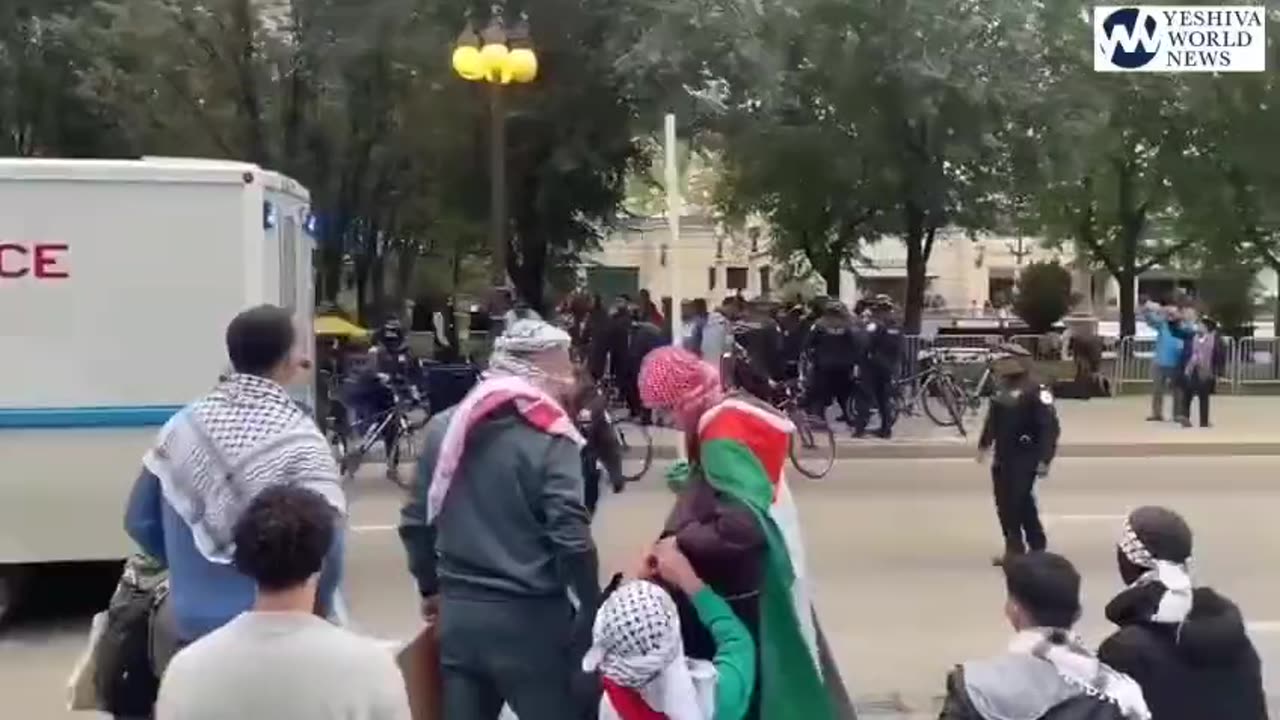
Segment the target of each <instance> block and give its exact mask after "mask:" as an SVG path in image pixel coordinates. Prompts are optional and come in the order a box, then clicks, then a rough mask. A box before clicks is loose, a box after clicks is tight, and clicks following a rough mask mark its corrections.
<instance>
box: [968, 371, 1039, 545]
mask: <svg viewBox="0 0 1280 720" xmlns="http://www.w3.org/2000/svg"><path fill="white" fill-rule="evenodd" d="M1008 350H1009V352H1010V353H1012V354H1013V355H1014V356H1013V357H1008V358H1003V359H1001V360H998V361H997V362H996V364H995V368H994V369H995V371H996V373H997V374H998V375H999V377H1000V387H999V389H998V390H997V391H996V393H995V395H994V396H993V397H992V398H991V406H990V408H988V410H987V419H986V422H985V423H983V425H982V437H981V439H979V440H978V462H982V461H984V460H985V459H986V456H987V453H988V451H990V450H991V446H992V445H994V446H995V459H994V460H993V461H992V463H991V481H992V484H993V485H994V489H995V500H996V516H997V517H998V518H999V520H1000V531H1001V532H1002V533H1003V535H1004V554H1003V555H1000V556H997V557H996V558H995V559H994V560H993V561H992V562H993V563H994V564H995V565H1002V564H1003V563H1004V561H1005V559H1006V558H1008V557H1010V556H1013V555H1021V554H1023V553H1025V552H1026V551H1027V550H1028V549H1030V550H1032V551H1036V550H1044V549H1045V546H1046V545H1047V543H1048V541H1047V539H1046V538H1045V534H1044V526H1043V525H1041V524H1040V511H1039V510H1038V509H1037V507H1036V496H1035V483H1036V479H1037V478H1042V477H1044V476H1045V475H1047V474H1048V473H1049V463H1050V462H1052V461H1053V456H1054V453H1055V452H1057V449H1058V433H1059V427H1058V413H1057V411H1055V410H1054V407H1053V393H1052V392H1051V391H1050V390H1049V388H1048V387H1046V386H1044V385H1042V384H1040V383H1039V382H1037V381H1036V380H1034V379H1033V378H1032V377H1031V373H1030V364H1031V356H1030V354H1029V353H1028V352H1027V351H1026V350H1025V349H1022V348H1015V347H1014V346H1009V347H1008Z"/></svg>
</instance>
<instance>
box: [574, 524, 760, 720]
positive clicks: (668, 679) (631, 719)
mask: <svg viewBox="0 0 1280 720" xmlns="http://www.w3.org/2000/svg"><path fill="white" fill-rule="evenodd" d="M647 560H648V563H646V566H645V567H644V568H642V569H641V571H640V572H639V573H637V574H638V575H639V578H638V579H634V580H631V581H630V582H627V583H626V584H624V585H622V586H621V587H619V588H618V589H617V590H616V591H615V592H614V593H613V594H612V595H610V596H609V599H608V600H606V601H605V602H604V603H603V604H602V605H601V607H600V612H599V613H598V614H597V615H596V621H595V627H594V630H593V633H592V634H593V639H594V642H593V644H592V647H591V649H590V650H589V651H588V652H587V655H586V657H585V658H584V659H583V668H584V669H585V670H586V671H588V672H598V673H599V674H600V678H601V683H602V685H603V688H604V693H603V695H602V697H601V700H600V715H599V717H600V720H741V718H743V717H744V716H745V714H746V712H747V709H748V707H749V706H750V703H751V693H752V689H753V687H754V684H755V644H754V642H753V641H752V639H751V633H750V632H748V630H747V628H746V627H745V626H744V625H743V624H742V621H740V620H739V619H738V618H737V617H736V616H735V615H734V613H733V610H731V609H730V608H729V605H728V604H727V603H725V601H724V600H723V599H721V598H720V596H719V595H717V594H716V593H715V591H713V590H712V589H711V588H709V587H707V585H706V584H705V583H704V582H703V581H702V578H700V577H698V575H697V573H696V572H694V570H693V567H692V566H691V565H690V564H689V560H688V559H687V558H685V556H684V555H683V554H682V553H681V552H680V550H679V548H678V547H677V546H676V543H675V540H674V539H668V540H664V541H662V542H659V543H658V544H657V545H656V546H655V548H654V551H653V554H652V555H651V556H650V557H648V558H647ZM651 580H662V581H665V583H666V584H667V585H669V586H671V587H674V588H677V589H678V590H679V591H680V593H681V594H682V595H683V596H684V597H686V598H688V599H689V600H690V601H691V602H692V603H693V606H694V608H695V609H696V610H697V619H698V621H699V622H700V623H701V624H702V625H704V626H705V627H706V629H707V630H708V631H709V632H710V633H711V635H712V636H713V637H714V638H715V645H716V649H715V655H714V660H713V661H710V662H709V661H706V660H697V659H691V658H689V657H687V656H686V655H685V652H684V643H683V641H682V639H681V632H680V623H681V621H680V612H679V611H678V610H677V608H676V604H675V602H674V600H673V599H672V597H671V595H670V594H668V592H667V590H666V589H665V588H664V587H663V586H662V585H659V584H657V583H655V582H652V581H651Z"/></svg>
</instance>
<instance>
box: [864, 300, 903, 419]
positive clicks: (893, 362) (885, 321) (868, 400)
mask: <svg viewBox="0 0 1280 720" xmlns="http://www.w3.org/2000/svg"><path fill="white" fill-rule="evenodd" d="M862 332H864V333H865V334H866V336H867V340H866V342H867V352H866V354H865V356H864V360H863V361H862V362H861V363H859V365H858V403H857V404H858V411H857V417H856V418H854V422H853V434H854V437H862V436H864V435H865V434H866V432H867V423H868V422H869V421H870V419H871V404H872V403H875V406H876V412H878V413H879V414H880V429H879V430H877V431H876V434H877V435H879V436H880V437H882V438H886V439H887V438H889V437H891V436H892V435H893V422H894V420H896V419H897V418H895V417H894V412H895V410H894V407H893V401H892V397H893V383H894V381H895V380H897V376H898V368H899V367H900V366H901V365H902V328H901V327H900V326H899V325H898V321H897V318H896V317H894V307H893V300H892V299H890V298H889V296H888V295H883V294H882V295H877V296H876V297H875V299H874V300H873V301H872V306H871V317H870V318H869V319H868V320H867V322H866V323H865V324H864V325H863V328H862Z"/></svg>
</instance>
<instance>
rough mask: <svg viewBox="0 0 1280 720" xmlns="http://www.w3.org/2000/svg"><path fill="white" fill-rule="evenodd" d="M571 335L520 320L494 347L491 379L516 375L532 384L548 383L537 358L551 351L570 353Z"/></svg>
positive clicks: (491, 360) (512, 325)
mask: <svg viewBox="0 0 1280 720" xmlns="http://www.w3.org/2000/svg"><path fill="white" fill-rule="evenodd" d="M571 343H572V339H571V338H570V337H569V333H567V332H565V331H563V330H561V329H560V328H558V327H555V326H554V325H551V324H549V323H547V322H544V321H542V320H540V319H536V318H521V319H518V320H516V321H515V322H513V323H512V324H511V325H510V326H509V327H508V328H507V330H506V332H504V333H502V335H499V336H498V338H497V339H496V340H494V343H493V353H492V354H490V355H489V374H490V375H514V376H517V377H523V378H525V379H527V380H531V381H533V382H538V381H540V380H543V379H546V378H547V376H548V372H547V370H546V369H545V368H543V367H542V366H540V365H539V364H538V363H537V362H536V359H537V356H539V355H540V354H542V353H544V352H547V351H549V350H555V349H562V350H564V351H565V352H568V351H569V346H570V344H571Z"/></svg>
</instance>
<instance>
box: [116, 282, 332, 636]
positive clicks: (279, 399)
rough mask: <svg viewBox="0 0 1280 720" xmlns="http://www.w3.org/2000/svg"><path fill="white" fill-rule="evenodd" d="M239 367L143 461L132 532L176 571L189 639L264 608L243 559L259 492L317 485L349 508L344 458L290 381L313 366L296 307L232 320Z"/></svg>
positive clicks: (327, 607) (181, 631)
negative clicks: (240, 547) (238, 562)
mask: <svg viewBox="0 0 1280 720" xmlns="http://www.w3.org/2000/svg"><path fill="white" fill-rule="evenodd" d="M226 342H227V354H228V355H229V356H230V360H231V366H232V372H231V373H230V374H229V375H226V376H225V377H224V378H223V379H222V381H221V382H219V383H218V385H217V387H215V388H214V389H213V390H212V391H211V392H209V393H208V394H207V395H205V396H204V397H202V398H200V399H199V400H196V401H195V402H193V403H191V404H190V405H188V406H187V407H185V408H183V409H182V410H181V411H179V412H178V413H177V414H176V415H174V417H173V418H172V419H170V420H169V422H168V423H166V424H165V426H164V428H163V429H162V430H161V431H160V434H159V437H158V438H157V439H156V442H155V445H154V446H153V447H152V448H151V450H150V451H149V452H148V453H147V455H146V457H144V458H143V469H142V473H141V475H140V476H139V477H138V480H137V482H136V483H135V484H134V488H133V492H132V494H131V495H130V497H129V505H128V508H127V509H126V513H125V529H126V530H127V531H128V533H129V535H130V537H132V538H133V539H134V541H135V542H137V543H138V545H139V546H140V547H141V548H142V549H143V550H144V551H145V552H146V553H147V554H148V555H150V556H152V557H154V558H156V559H158V560H160V561H161V562H163V563H164V564H165V565H166V566H167V567H168V570H169V582H170V596H169V597H170V602H171V603H172V607H173V611H174V618H175V620H176V622H177V628H176V630H177V634H178V638H177V639H178V640H179V641H180V642H181V643H189V642H192V641H194V640H197V639H199V638H200V637H202V636H204V635H206V634H208V633H209V632H212V631H213V630H216V629H218V628H219V627H221V626H222V625H223V624H225V623H226V622H228V621H229V620H231V619H232V618H234V617H235V616H237V615H239V614H240V613H241V612H244V611H245V610H248V609H249V607H250V606H252V605H253V601H254V594H255V586H254V581H253V580H252V579H250V578H248V577H246V576H244V575H242V574H240V573H239V572H237V571H236V569H235V568H234V567H233V566H232V563H231V560H232V555H233V553H234V552H235V543H234V542H233V538H232V535H233V533H232V530H233V529H234V527H235V523H236V521H237V520H239V518H240V515H241V514H242V513H243V512H244V511H245V508H247V507H248V506H249V503H250V501H252V500H253V499H254V498H255V497H256V496H257V495H258V493H260V492H262V491H263V490H264V489H266V488H268V487H271V486H274V485H279V484H295V485H301V486H303V487H306V488H308V489H310V490H314V491H315V492H316V493H318V494H319V495H320V496H321V497H323V498H324V499H325V500H326V501H327V502H328V503H329V504H330V505H331V506H333V508H334V509H335V510H337V511H339V512H341V513H344V514H345V511H346V500H345V498H344V495H343V491H342V487H341V485H340V480H339V476H338V465H337V463H336V462H335V461H334V459H333V454H332V451H331V450H330V449H329V444H328V443H327V442H326V441H325V439H324V436H323V435H321V434H320V429H319V428H318V427H316V423H315V420H314V419H312V417H311V416H310V415H309V414H307V413H306V412H304V411H303V410H302V408H301V407H299V405H298V404H297V403H296V402H294V401H293V399H292V398H291V397H290V396H289V394H288V391H287V390H286V388H287V387H288V386H289V385H291V384H292V383H293V382H294V380H295V379H296V378H297V377H298V376H299V372H300V370H301V369H302V368H303V367H304V366H305V359H304V355H303V353H302V352H301V345H300V344H299V342H298V336H297V332H296V329H295V326H294V319H293V316H292V315H291V314H290V313H289V311H287V310H285V309H283V308H280V307H276V306H274V305H262V306H259V307H255V308H251V309H249V310H246V311H244V312H242V313H240V314H239V315H237V316H236V318H235V319H234V320H232V321H231V323H230V324H229V325H228V326H227V334H226ZM341 568H342V533H341V532H338V533H335V535H334V544H333V547H332V548H331V550H330V554H329V556H328V557H327V558H326V560H325V565H324V571H323V572H322V573H321V578H320V591H319V605H320V607H319V608H317V610H318V611H319V612H320V613H321V614H332V613H334V612H335V611H337V609H338V608H337V607H335V605H336V602H335V598H336V593H337V587H338V581H339V576H340V573H341Z"/></svg>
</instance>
